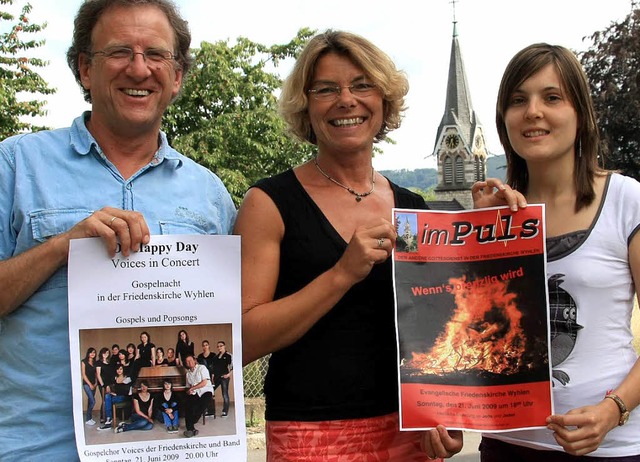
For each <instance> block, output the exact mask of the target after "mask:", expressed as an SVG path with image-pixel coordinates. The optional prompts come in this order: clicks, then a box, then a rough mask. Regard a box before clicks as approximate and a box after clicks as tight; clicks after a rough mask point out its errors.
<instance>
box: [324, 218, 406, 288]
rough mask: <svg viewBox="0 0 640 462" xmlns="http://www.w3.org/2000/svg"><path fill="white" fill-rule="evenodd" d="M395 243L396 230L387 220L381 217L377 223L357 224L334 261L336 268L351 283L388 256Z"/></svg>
mask: <svg viewBox="0 0 640 462" xmlns="http://www.w3.org/2000/svg"><path fill="white" fill-rule="evenodd" d="M395 243H396V230H395V228H394V226H393V225H392V224H391V223H390V222H389V221H388V220H385V219H382V218H381V219H380V223H379V224H372V225H369V226H359V227H358V228H356V230H355V231H354V233H353V236H352V237H351V240H350V241H349V245H348V246H347V249H346V250H345V252H344V254H343V255H342V257H340V260H338V263H336V269H339V270H342V271H343V272H344V273H345V274H346V275H347V278H349V280H350V283H351V284H355V283H357V282H360V281H361V280H363V279H364V278H365V277H367V275H368V274H369V273H370V272H371V269H372V268H373V266H374V265H377V264H379V263H382V262H384V261H385V260H386V259H387V258H389V256H390V255H391V251H392V250H393V247H394V246H395Z"/></svg>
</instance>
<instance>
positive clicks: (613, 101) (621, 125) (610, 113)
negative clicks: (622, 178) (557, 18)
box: [580, 9, 640, 180]
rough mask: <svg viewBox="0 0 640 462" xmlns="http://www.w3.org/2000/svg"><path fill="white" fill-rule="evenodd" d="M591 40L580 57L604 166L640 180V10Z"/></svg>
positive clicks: (593, 36)
mask: <svg viewBox="0 0 640 462" xmlns="http://www.w3.org/2000/svg"><path fill="white" fill-rule="evenodd" d="M591 40H592V42H593V45H592V46H591V48H590V49H589V50H587V51H586V52H584V53H582V54H581V55H580V58H581V61H582V64H583V66H584V69H585V72H586V73H587V76H588V77H589V81H590V83H591V87H592V95H593V102H594V104H595V107H596V111H597V113H598V125H599V127H600V129H601V131H602V135H603V140H604V143H603V144H604V146H605V148H606V149H605V150H604V152H605V154H606V155H605V163H604V165H605V167H606V168H610V169H617V170H620V171H621V172H622V173H624V174H626V175H629V176H632V177H634V178H636V179H638V180H640V158H639V157H638V152H639V149H640V79H639V77H638V75H639V74H638V69H640V9H639V10H635V11H633V12H632V13H631V14H629V15H628V16H627V17H626V18H625V19H624V20H623V21H621V22H620V23H612V24H611V25H610V26H609V27H608V28H606V29H605V30H603V31H600V32H595V33H594V34H593V35H592V36H591Z"/></svg>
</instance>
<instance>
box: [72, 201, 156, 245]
mask: <svg viewBox="0 0 640 462" xmlns="http://www.w3.org/2000/svg"><path fill="white" fill-rule="evenodd" d="M85 237H101V238H102V239H103V240H104V242H105V244H106V246H107V251H108V252H109V255H110V256H111V257H113V256H114V255H115V254H116V249H117V244H118V242H120V250H121V251H122V255H124V256H125V257H128V256H129V255H130V254H131V252H137V251H138V250H140V246H141V245H142V244H148V243H149V239H150V232H149V227H148V226H147V223H146V221H145V220H144V217H143V216H142V214H141V213H140V212H134V211H131V210H121V209H117V208H114V207H104V208H102V209H100V210H98V211H96V212H94V213H93V214H92V215H91V216H89V217H87V218H85V219H84V220H82V221H81V222H80V223H78V224H76V225H75V226H74V227H73V228H71V229H70V230H69V231H67V232H66V233H64V234H62V235H60V238H61V239H64V240H65V241H66V250H67V255H68V253H69V241H70V240H71V239H77V238H85Z"/></svg>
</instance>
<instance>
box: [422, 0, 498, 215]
mask: <svg viewBox="0 0 640 462" xmlns="http://www.w3.org/2000/svg"><path fill="white" fill-rule="evenodd" d="M458 1H459V0H451V2H450V3H451V4H452V5H453V36H452V40H451V55H450V58H449V76H448V81H447V93H446V97H445V108H444V114H443V116H442V120H441V122H440V126H439V127H438V134H437V136H436V142H435V147H434V154H435V156H436V157H437V160H438V185H437V186H436V189H435V192H436V196H437V197H438V198H442V199H456V200H457V201H458V202H460V203H461V204H462V205H463V206H464V207H465V208H471V207H472V206H473V200H472V198H471V193H470V188H471V185H472V184H473V183H474V182H475V181H478V180H484V179H485V177H486V165H485V162H486V158H487V149H486V145H485V142H484V134H483V128H482V126H481V124H480V122H479V121H478V118H477V116H476V113H475V111H474V109H473V104H472V103H471V92H470V91H469V84H468V83H467V74H466V71H465V68H464V61H463V59H462V50H461V49H460V42H459V40H458V21H457V20H456V10H455V9H456V3H457V2H458Z"/></svg>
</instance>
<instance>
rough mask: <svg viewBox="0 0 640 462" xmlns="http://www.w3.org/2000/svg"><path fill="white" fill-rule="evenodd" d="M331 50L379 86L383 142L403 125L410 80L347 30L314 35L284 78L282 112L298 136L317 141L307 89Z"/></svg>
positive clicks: (281, 99)
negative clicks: (319, 65)
mask: <svg viewBox="0 0 640 462" xmlns="http://www.w3.org/2000/svg"><path fill="white" fill-rule="evenodd" d="M328 53H336V54H338V55H340V56H345V57H347V58H348V59H350V60H351V61H352V62H353V64H355V65H356V66H358V67H359V68H361V69H362V70H363V71H364V73H365V74H366V75H367V77H368V78H369V79H371V81H372V82H373V83H374V84H375V85H376V86H377V87H378V88H379V89H380V91H381V92H382V98H383V111H384V114H383V120H382V126H381V127H380V130H379V131H378V133H377V134H376V136H375V139H374V141H375V142H378V141H382V140H383V139H385V137H386V134H387V133H389V132H390V131H391V130H394V129H396V128H398V127H399V126H400V123H401V120H402V113H403V112H404V111H405V110H406V107H405V101H404V97H405V96H406V95H407V93H408V91H409V81H408V80H407V77H406V75H405V73H404V72H402V71H399V70H398V69H397V68H396V66H395V64H394V63H393V61H392V60H391V58H390V57H389V56H388V55H387V54H386V53H384V52H383V51H382V50H380V49H379V48H378V47H376V46H375V45H374V44H373V43H371V42H370V41H368V40H367V39H365V38H363V37H361V36H359V35H356V34H353V33H350V32H344V31H333V30H330V29H329V30H327V31H325V32H323V33H321V34H318V35H316V36H315V37H313V38H312V39H311V40H310V41H309V43H307V45H306V47H305V48H304V50H303V51H302V53H301V54H300V56H299V57H298V59H297V61H296V63H295V65H294V68H293V70H292V71H291V74H290V75H289V76H288V77H287V79H286V80H285V82H284V84H283V87H282V93H281V95H280V100H279V107H280V114H281V115H282V117H283V118H284V120H285V122H286V123H287V125H288V127H289V132H290V133H291V134H292V135H294V136H295V137H296V138H298V139H300V140H302V141H307V142H309V143H311V144H316V136H315V133H314V132H313V128H312V127H311V122H310V120H309V114H308V107H309V97H308V96H307V91H308V90H309V87H310V85H311V83H312V80H313V76H314V73H315V69H316V65H317V63H318V60H319V59H320V58H322V57H323V56H325V55H326V54H328Z"/></svg>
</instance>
